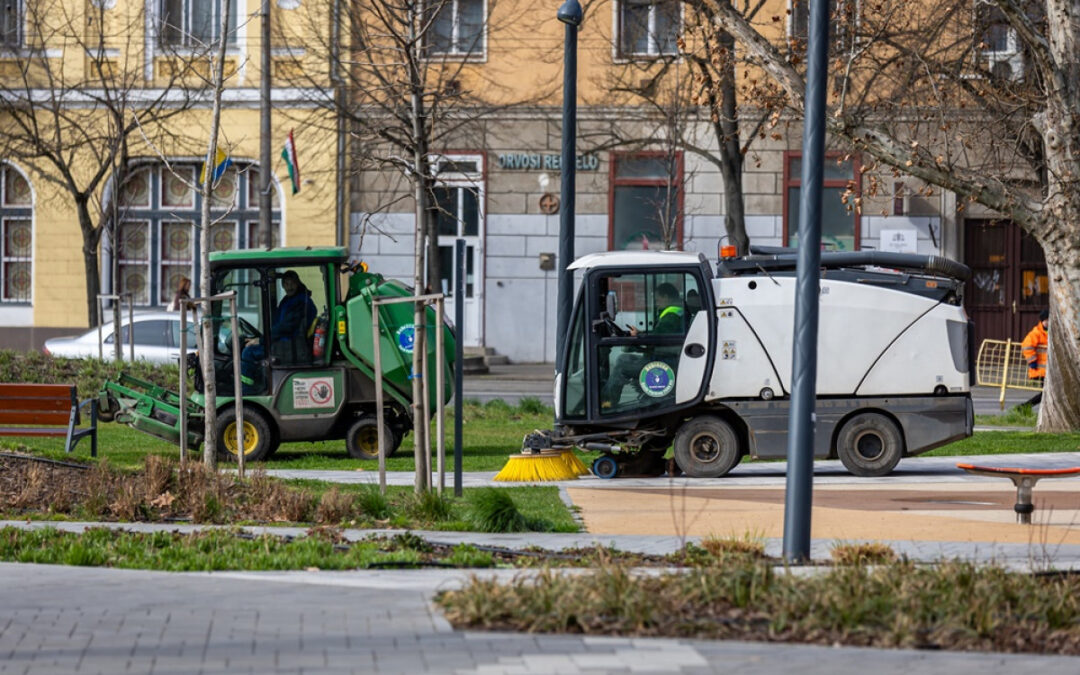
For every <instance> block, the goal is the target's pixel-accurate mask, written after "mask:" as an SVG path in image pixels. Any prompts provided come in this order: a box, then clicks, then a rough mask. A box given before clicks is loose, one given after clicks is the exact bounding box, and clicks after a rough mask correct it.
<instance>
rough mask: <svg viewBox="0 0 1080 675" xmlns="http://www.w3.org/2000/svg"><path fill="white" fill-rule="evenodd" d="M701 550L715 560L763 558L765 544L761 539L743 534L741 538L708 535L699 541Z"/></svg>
mask: <svg viewBox="0 0 1080 675" xmlns="http://www.w3.org/2000/svg"><path fill="white" fill-rule="evenodd" d="M701 548H703V549H705V550H706V551H708V552H709V555H711V556H712V557H714V558H716V559H717V560H725V559H727V558H729V557H732V556H736V557H748V558H764V557H765V542H764V541H762V540H761V537H755V536H752V535H750V534H744V535H743V536H741V537H718V536H715V535H710V536H708V537H705V538H704V539H702V540H701Z"/></svg>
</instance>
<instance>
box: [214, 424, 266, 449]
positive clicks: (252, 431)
mask: <svg viewBox="0 0 1080 675" xmlns="http://www.w3.org/2000/svg"><path fill="white" fill-rule="evenodd" d="M221 440H222V441H223V442H224V443H225V449H226V450H228V451H229V452H230V453H231V454H233V455H235V454H237V452H236V422H230V423H229V426H227V427H225V438H223V439H221ZM258 444H259V431H258V429H256V428H255V425H254V424H252V423H251V422H247V421H245V422H244V456H245V457H247V456H248V455H250V454H251V453H252V452H253V451H254V450H255V446H257V445H258Z"/></svg>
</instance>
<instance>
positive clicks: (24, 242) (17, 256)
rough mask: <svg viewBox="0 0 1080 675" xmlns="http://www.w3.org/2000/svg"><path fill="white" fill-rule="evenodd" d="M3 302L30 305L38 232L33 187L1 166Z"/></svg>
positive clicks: (0, 276) (0, 295)
mask: <svg viewBox="0 0 1080 675" xmlns="http://www.w3.org/2000/svg"><path fill="white" fill-rule="evenodd" d="M0 174H2V175H0V302H3V303H12V304H14V303H24V304H25V303H29V302H30V300H31V290H32V289H33V280H34V275H33V271H34V270H33V264H34V262H33V260H34V228H33V215H34V204H33V195H32V194H31V192H30V183H29V182H27V180H26V177H25V176H23V175H22V174H21V173H19V171H18V170H17V169H15V167H13V166H11V165H9V164H3V165H0Z"/></svg>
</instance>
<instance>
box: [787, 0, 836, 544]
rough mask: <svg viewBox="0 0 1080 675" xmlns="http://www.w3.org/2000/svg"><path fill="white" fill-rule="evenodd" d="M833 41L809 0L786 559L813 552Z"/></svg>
mask: <svg viewBox="0 0 1080 675" xmlns="http://www.w3.org/2000/svg"><path fill="white" fill-rule="evenodd" d="M828 47H829V3H828V1H827V0H810V31H809V41H808V44H807V49H806V51H807V59H808V61H807V70H806V111H805V113H806V114H805V120H804V123H803V158H802V195H801V199H800V201H799V257H798V261H797V264H796V285H795V332H794V338H795V339H794V346H793V357H792V378H791V381H792V387H791V410H790V416H789V418H788V447H787V460H788V465H787V490H786V493H785V496H784V559H785V560H787V561H789V562H798V561H802V560H806V559H808V558H809V557H810V508H811V504H812V502H813V489H814V419H813V417H814V398H815V391H814V389H815V386H816V385H817V338H818V292H819V286H820V283H819V279H818V274H819V272H818V268H819V267H820V265H821V188H822V179H823V173H824V168H825V87H826V80H827V75H828V71H827V68H828V62H827V58H828Z"/></svg>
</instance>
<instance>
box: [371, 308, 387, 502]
mask: <svg viewBox="0 0 1080 675" xmlns="http://www.w3.org/2000/svg"><path fill="white" fill-rule="evenodd" d="M371 344H372V345H373V346H374V347H375V424H376V425H377V429H376V433H377V434H378V439H379V493H380V494H386V452H384V450H383V386H382V376H383V372H382V349H381V348H380V347H381V346H382V342H381V341H380V340H379V305H378V304H377V303H376V302H375V298H374V297H372V298H371Z"/></svg>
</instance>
